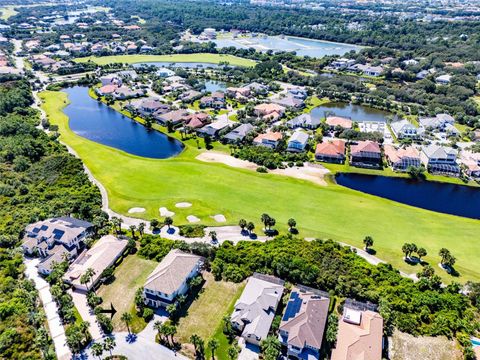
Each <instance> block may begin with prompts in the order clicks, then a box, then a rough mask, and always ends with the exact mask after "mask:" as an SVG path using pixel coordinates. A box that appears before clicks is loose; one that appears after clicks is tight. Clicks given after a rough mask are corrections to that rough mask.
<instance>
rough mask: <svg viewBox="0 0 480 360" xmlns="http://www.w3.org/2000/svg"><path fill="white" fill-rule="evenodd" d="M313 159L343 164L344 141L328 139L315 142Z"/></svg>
mask: <svg viewBox="0 0 480 360" xmlns="http://www.w3.org/2000/svg"><path fill="white" fill-rule="evenodd" d="M315 159H316V160H317V161H324V162H329V163H338V164H343V163H344V162H345V141H343V140H329V141H324V142H323V143H321V144H317V148H316V149H315Z"/></svg>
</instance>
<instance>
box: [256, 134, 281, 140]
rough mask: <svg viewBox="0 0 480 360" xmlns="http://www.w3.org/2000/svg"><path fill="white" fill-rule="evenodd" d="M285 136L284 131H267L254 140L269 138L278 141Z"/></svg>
mask: <svg viewBox="0 0 480 360" xmlns="http://www.w3.org/2000/svg"><path fill="white" fill-rule="evenodd" d="M282 138H283V135H282V133H279V132H267V133H265V134H259V135H258V136H257V137H256V138H255V139H254V140H253V141H254V142H262V140H269V141H278V140H280V139H282Z"/></svg>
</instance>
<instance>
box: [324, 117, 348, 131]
mask: <svg viewBox="0 0 480 360" xmlns="http://www.w3.org/2000/svg"><path fill="white" fill-rule="evenodd" d="M325 122H326V124H327V125H328V126H329V127H330V128H331V129H335V128H336V127H337V126H340V127H341V128H344V129H351V128H352V127H353V121H352V119H348V118H344V117H341V116H327V119H326V120H325Z"/></svg>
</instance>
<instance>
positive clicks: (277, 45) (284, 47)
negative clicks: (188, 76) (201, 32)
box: [212, 36, 361, 58]
mask: <svg viewBox="0 0 480 360" xmlns="http://www.w3.org/2000/svg"><path fill="white" fill-rule="evenodd" d="M212 41H213V42H215V44H216V45H217V47H219V48H223V47H230V46H233V47H235V48H237V49H248V48H254V49H255V50H257V51H267V50H273V51H295V52H296V53H297V55H298V56H310V57H317V58H319V57H323V56H326V55H344V54H346V53H348V52H350V51H352V50H353V51H359V50H360V49H361V46H357V45H352V44H344V43H334V42H329V41H322V40H315V39H308V38H299V37H294V36H285V37H283V38H282V37H281V36H257V37H240V38H236V39H234V38H232V37H228V38H223V39H216V40H212Z"/></svg>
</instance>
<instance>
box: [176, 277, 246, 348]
mask: <svg viewBox="0 0 480 360" xmlns="http://www.w3.org/2000/svg"><path fill="white" fill-rule="evenodd" d="M204 278H205V280H206V282H205V284H204V286H203V290H202V292H201V293H200V294H199V296H198V299H196V300H195V301H194V302H193V303H192V305H191V306H190V307H189V309H188V313H187V315H186V316H185V317H182V318H181V319H180V321H179V323H178V326H177V335H176V336H177V337H178V339H179V340H180V342H181V343H188V342H190V336H191V335H192V334H197V335H198V336H200V337H201V338H202V339H204V340H205V341H208V339H211V338H212V336H213V335H214V334H215V331H216V329H217V328H218V326H219V325H222V319H223V317H224V316H225V315H226V314H227V310H228V309H229V307H230V305H231V304H232V303H233V304H234V303H235V301H236V299H237V298H238V296H240V294H241V290H242V289H243V284H236V283H232V282H226V281H215V280H214V279H213V276H212V274H210V273H205V274H204Z"/></svg>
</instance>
